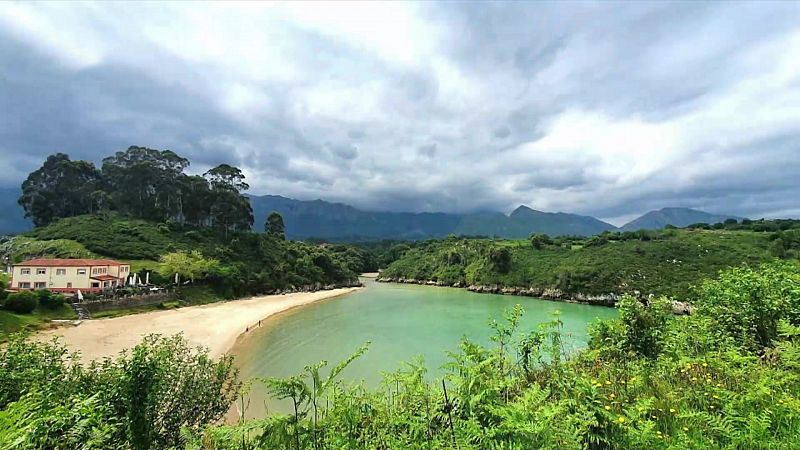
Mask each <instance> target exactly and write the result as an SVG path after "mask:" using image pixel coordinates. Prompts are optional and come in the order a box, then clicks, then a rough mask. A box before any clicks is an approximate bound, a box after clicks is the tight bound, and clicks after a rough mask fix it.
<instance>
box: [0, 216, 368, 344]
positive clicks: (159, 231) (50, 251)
mask: <svg viewBox="0 0 800 450" xmlns="http://www.w3.org/2000/svg"><path fill="white" fill-rule="evenodd" d="M177 250H200V251H201V252H202V253H203V254H204V255H205V256H206V257H210V258H215V259H217V260H219V261H220V263H221V266H222V270H221V272H222V273H221V274H220V275H218V276H217V278H216V279H215V280H214V282H215V283H216V285H215V289H211V288H209V287H208V286H202V287H197V288H193V287H192V288H188V289H185V292H183V293H182V295H181V302H180V304H181V305H186V304H203V303H210V302H213V301H218V300H220V299H222V298H234V297H239V296H243V295H252V294H260V293H264V292H268V291H270V290H275V289H284V288H288V287H299V286H308V285H320V286H322V285H327V284H331V283H337V282H347V280H349V279H354V278H355V274H354V273H353V272H354V270H355V266H354V264H355V262H354V261H353V255H350V254H349V253H346V252H345V253H336V252H333V251H330V250H328V249H324V248H320V247H318V246H316V245H312V244H307V243H303V242H292V241H283V240H277V239H274V238H268V237H266V236H264V235H259V234H256V233H250V232H239V233H228V234H224V233H222V232H219V231H215V230H210V229H202V230H198V229H184V228H181V227H180V226H177V225H167V224H155V223H151V222H146V221H142V220H136V219H130V218H127V217H123V216H120V215H117V214H113V213H109V214H100V215H86V216H78V217H71V218H66V219H62V220H59V221H57V222H55V223H52V224H50V225H48V226H46V227H42V228H37V229H35V230H32V231H30V232H28V233H26V234H24V235H21V236H16V237H13V238H11V239H9V240H6V241H4V242H2V243H0V256H8V257H9V258H10V260H11V261H13V262H19V261H21V260H24V259H27V258H32V257H40V256H49V257H72V258H75V257H86V258H90V257H108V258H114V259H118V260H120V261H124V262H128V263H130V264H131V269H132V270H133V271H134V272H141V271H142V270H144V269H149V270H151V271H152V272H151V277H150V280H151V282H156V283H162V282H165V281H167V280H165V279H163V277H161V276H160V275H158V274H157V273H156V272H155V270H156V269H157V268H158V262H157V260H158V259H159V257H160V256H161V255H163V254H166V253H169V252H173V251H177ZM351 267H353V269H351ZM139 311H140V309H133V310H128V311H122V312H127V313H133V312H139ZM71 314H72V311H71V310H69V311H63V314H62V315H61V316H57V317H44V316H41V315H40V314H39V313H34V314H32V315H30V316H16V315H8V314H7V313H4V316H3V317H2V318H0V320H2V323H3V328H2V329H1V330H2V331H0V332H3V333H5V332H6V330H15V329H20V328H25V327H31V326H38V325H41V324H42V323H43V322H44V321H45V320H47V319H50V318H70V317H72V315H71ZM114 314H116V313H114Z"/></svg>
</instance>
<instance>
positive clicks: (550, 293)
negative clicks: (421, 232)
mask: <svg viewBox="0 0 800 450" xmlns="http://www.w3.org/2000/svg"><path fill="white" fill-rule="evenodd" d="M375 281H377V282H378V283H398V284H418V285H423V286H436V287H448V288H454V289H463V290H467V291H469V292H475V293H477V294H496V295H516V296H520V297H534V298H541V299H544V300H551V301H556V302H564V303H578V304H583V305H592V306H604V307H608V308H616V307H617V301H619V299H620V298H622V295H620V294H615V293H609V294H595V295H590V294H583V293H580V292H577V293H570V292H564V291H562V290H561V289H556V288H533V287H530V288H525V287H516V286H512V287H509V286H502V285H499V284H494V285H467V284H461V283H455V284H448V283H442V282H439V281H433V280H417V279H414V278H403V277H400V278H394V277H388V278H383V277H381V276H380V275H378V277H377V278H376V280H375ZM633 295H634V296H635V297H637V298H639V299H640V300H643V299H646V298H649V297H650V296H652V294H651V295H650V296H644V295H642V294H641V293H640V292H634V293H633ZM671 302H672V312H673V313H674V314H676V315H689V314H691V313H692V310H693V308H692V305H691V304H689V303H688V302H686V301H680V300H674V299H673V300H672V301H671Z"/></svg>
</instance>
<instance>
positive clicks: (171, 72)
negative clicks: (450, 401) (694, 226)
mask: <svg viewBox="0 0 800 450" xmlns="http://www.w3.org/2000/svg"><path fill="white" fill-rule="evenodd" d="M798 19H800V8H798V7H797V5H791V4H787V5H780V4H769V5H757V7H756V6H752V5H746V4H714V3H709V4H695V3H693V4H669V5H665V4H659V5H653V4H625V5H616V4H583V3H579V4H570V5H567V6H564V5H559V4H541V3H530V4H525V3H508V4H502V3H498V4H491V5H490V4H450V3H445V4H426V3H403V2H381V3H372V2H371V3H363V2H347V3H333V4H332V3H328V2H291V3H289V2H286V3H277V2H273V3H231V2H225V3H203V4H186V3H165V4H159V5H153V4H140V3H129V4H119V3H114V4H108V3H96V4H95V3H81V4H70V5H68V6H65V5H61V4H55V3H30V4H27V3H4V4H1V5H0V25H2V29H0V39H4V40H5V42H4V43H0V50H2V51H3V52H4V53H2V54H0V57H2V58H3V60H2V61H0V62H2V68H0V76H3V77H4V78H3V79H4V80H8V81H7V82H5V83H4V85H3V86H0V101H2V99H3V98H8V99H10V102H9V103H10V104H11V105H12V107H9V108H6V107H4V108H3V109H2V111H3V112H2V113H0V124H2V123H4V122H5V123H6V124H7V125H5V126H2V125H0V139H2V141H3V142H5V143H7V144H5V145H6V146H7V147H5V148H4V149H2V150H0V152H8V151H12V150H9V149H11V148H13V149H14V150H13V151H15V152H24V153H26V154H30V155H38V156H39V157H40V158H43V157H44V156H45V155H46V154H47V153H48V152H52V151H55V150H67V151H70V152H73V153H75V154H76V155H77V156H80V157H86V158H95V159H99V158H100V157H101V156H103V155H106V154H109V153H111V152H112V151H115V150H118V149H120V148H123V147H125V146H127V145H130V144H139V145H150V146H157V145H167V144H168V145H170V146H171V147H172V149H173V150H176V151H178V152H179V153H185V154H187V156H189V157H190V158H192V159H193V160H196V164H195V165H194V166H193V167H194V168H198V169H199V168H201V167H206V166H208V165H210V164H215V163H219V162H223V161H227V162H231V163H235V164H239V165H241V166H243V167H244V169H245V173H246V174H247V175H248V178H249V181H250V184H251V185H252V186H253V191H254V192H256V193H275V194H285V195H294V196H300V197H302V198H317V197H322V198H326V199H331V200H346V201H348V202H352V203H355V204H357V205H359V206H363V207H372V208H374V207H378V208H382V209H387V208H388V209H416V210H419V209H433V210H450V211H453V210H474V209H500V210H504V211H508V210H510V209H512V208H514V207H515V206H516V205H518V204H519V203H528V204H531V206H534V207H538V208H541V209H553V210H563V211H573V212H580V213H587V214H596V215H600V216H603V217H612V218H621V217H627V216H630V215H632V214H635V213H640V212H643V210H644V209H649V208H653V207H662V206H670V205H686V206H697V205H700V206H703V207H707V208H709V209H714V210H716V211H723V212H729V213H734V214H741V215H748V214H754V215H758V214H762V213H763V214H767V213H774V212H776V211H796V209H797V207H796V205H793V204H791V200H790V198H792V195H794V196H795V198H796V196H797V195H800V182H797V181H795V182H794V183H792V181H791V175H792V174H794V173H798V172H800V156H799V155H800V148H798V145H800V144H798V143H800V139H798V138H800V125H798V124H800V121H798V119H799V118H800V27H798V25H797V24H798V23H800V20H798ZM25 58H34V59H32V61H34V62H27V63H25V64H17V62H18V61H20V60H23V59H25ZM50 61H57V64H56V65H55V66H56V67H50V64H48V63H49V62H50ZM12 109H13V111H14V113H13V115H9V114H10V113H8V112H7V111H11V110H12ZM3 119H7V120H3ZM43 122H44V123H47V124H48V126H47V127H45V128H43V127H42V126H41V123H43ZM92 143H94V145H93V144H92ZM64 146H67V147H71V146H74V149H73V148H63V147H64ZM109 146H113V147H112V148H108V147H109ZM17 147H19V148H17ZM429 149H435V151H431V150H429ZM0 156H3V155H0ZM6 159H8V158H6ZM36 159H37V158H32V159H31V161H34V162H31V163H27V162H26V163H25V164H23V165H24V166H25V167H24V169H21V170H23V171H24V170H32V169H33V168H35V167H34V166H35V160H36ZM20 164H22V163H20ZM20 164H18V166H19V167H22V166H23V165H20ZM759 175H760V177H759ZM3 177H4V178H2V179H0V181H2V182H3V183H6V184H10V183H14V184H16V183H18V182H19V178H20V175H19V173H14V172H10V173H8V174H5V175H3ZM770 183H772V184H773V185H774V187H773V188H770ZM743 186H750V187H752V189H750V190H747V189H746V188H745V187H743ZM779 192H780V194H779ZM787 192H790V193H792V194H787ZM781 199H783V201H781Z"/></svg>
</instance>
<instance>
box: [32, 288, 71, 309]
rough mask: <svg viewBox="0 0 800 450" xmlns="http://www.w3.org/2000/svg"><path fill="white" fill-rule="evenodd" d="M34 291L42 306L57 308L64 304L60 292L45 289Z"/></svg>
mask: <svg viewBox="0 0 800 450" xmlns="http://www.w3.org/2000/svg"><path fill="white" fill-rule="evenodd" d="M36 293H37V295H38V297H39V305H41V306H42V307H43V308H47V309H58V308H60V307H61V306H63V305H64V299H65V297H64V296H63V295H61V294H56V293H53V292H50V291H48V290H47V289H43V290H41V291H36Z"/></svg>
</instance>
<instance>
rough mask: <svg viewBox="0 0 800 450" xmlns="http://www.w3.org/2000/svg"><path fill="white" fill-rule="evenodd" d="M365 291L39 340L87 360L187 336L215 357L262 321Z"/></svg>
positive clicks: (254, 302) (273, 298) (289, 298)
mask: <svg viewBox="0 0 800 450" xmlns="http://www.w3.org/2000/svg"><path fill="white" fill-rule="evenodd" d="M357 289H360V288H342V289H333V290H329V291H317V292H299V293H294V294H285V295H265V296H260V297H252V298H248V299H242V300H232V301H227V302H220V303H212V304H209V305H201V306H188V307H185V308H179V309H174V310H168V311H154V312H148V313H143V314H132V315H129V316H122V317H114V318H109V319H97V320H87V321H84V322H83V323H81V324H80V325H78V326H76V327H64V328H56V329H52V330H46V331H42V332H40V333H39V334H38V335H37V337H38V338H39V339H42V340H50V339H52V337H53V336H59V337H60V338H61V340H62V341H63V342H64V343H65V344H66V345H67V347H68V348H69V349H70V350H73V351H79V352H80V353H81V355H82V359H83V360H84V361H90V360H94V359H102V358H105V357H110V356H115V355H116V354H118V353H119V352H120V351H122V350H123V349H128V348H132V347H134V346H135V345H136V344H138V343H139V342H140V341H141V339H142V336H145V335H148V334H153V333H157V334H163V335H173V334H177V333H181V332H182V333H183V334H184V336H185V337H186V339H187V340H188V341H189V342H190V343H191V344H193V345H200V346H203V347H208V349H209V351H210V352H211V355H213V356H215V357H216V356H220V355H222V354H224V353H226V352H228V351H229V350H230V349H231V348H232V347H233V345H234V344H235V343H236V340H237V338H238V337H239V336H240V335H242V334H243V333H245V332H246V331H247V330H248V329H250V330H252V329H254V328H255V327H257V326H258V323H259V321H260V320H261V321H263V320H264V319H266V318H268V317H270V316H272V315H275V314H278V313H280V312H283V311H286V310H288V309H291V308H295V307H298V306H302V305H307V304H309V303H313V302H317V301H320V300H324V299H328V298H333V297H337V296H340V295H344V294H348V293H350V292H353V291H355V290H357Z"/></svg>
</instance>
